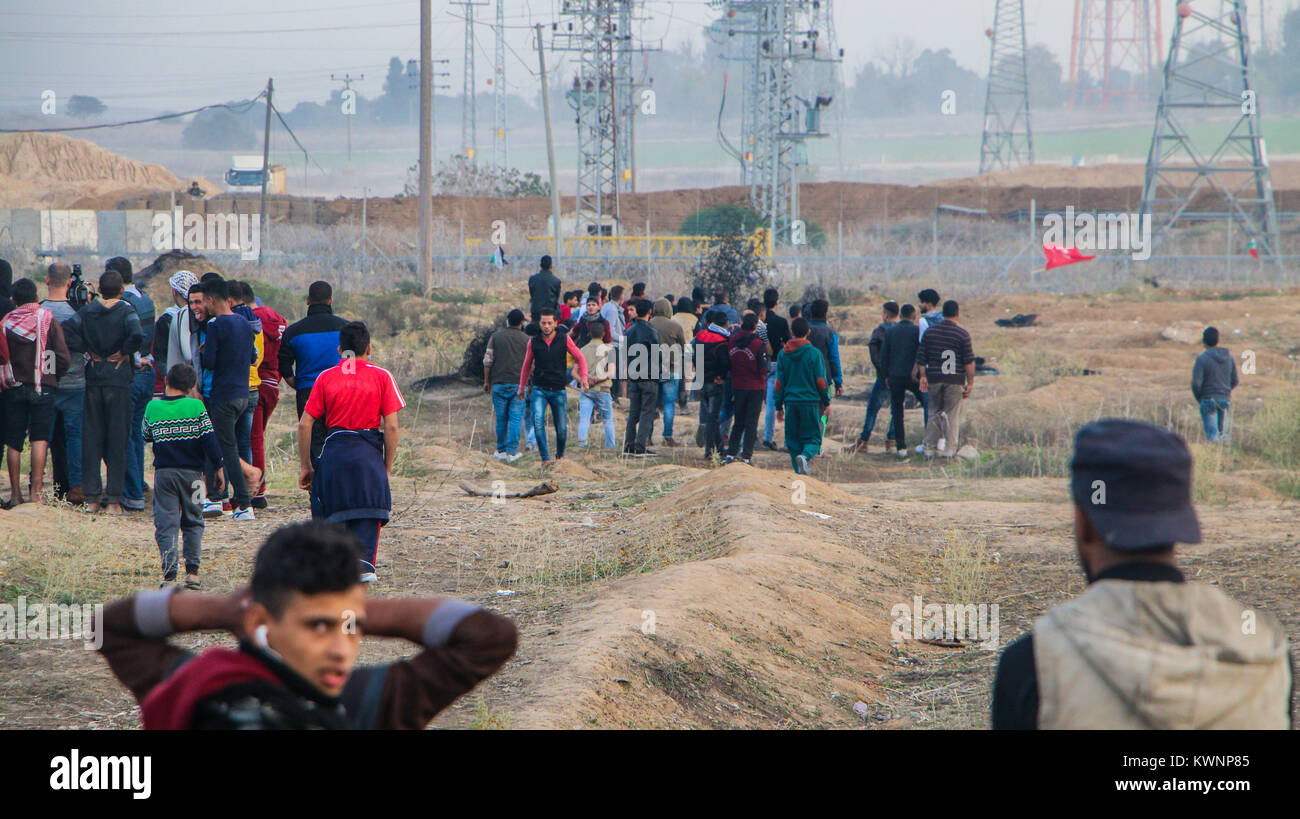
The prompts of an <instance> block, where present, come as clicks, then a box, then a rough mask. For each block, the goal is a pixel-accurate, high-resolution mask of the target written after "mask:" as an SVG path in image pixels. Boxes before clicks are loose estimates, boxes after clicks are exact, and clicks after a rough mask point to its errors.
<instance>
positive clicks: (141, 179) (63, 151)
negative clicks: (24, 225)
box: [0, 133, 182, 208]
mask: <svg viewBox="0 0 1300 819" xmlns="http://www.w3.org/2000/svg"><path fill="white" fill-rule="evenodd" d="M181 187H182V183H181V180H180V179H178V178H177V177H176V176H175V175H174V174H173V173H172V172H171V171H169V170H167V169H166V168H164V167H163V166H161V165H154V164H152V163H149V162H138V161H136V160H134V159H128V158H126V157H123V156H118V155H117V154H114V153H112V152H111V151H106V150H104V149H103V148H101V147H99V146H98V145H95V144H94V143H92V142H87V141H86V140H84V139H73V138H72V137H66V136H63V135H61V134H33V133H19V134H0V206H2V207H9V208H32V207H37V208H46V207H49V208H66V207H72V206H74V205H75V204H76V203H77V202H79V201H83V200H86V199H87V198H92V197H93V198H96V199H110V198H111V199H121V198H125V197H126V196H129V195H131V194H133V193H139V192H144V191H158V190H179V189H180V188H181Z"/></svg>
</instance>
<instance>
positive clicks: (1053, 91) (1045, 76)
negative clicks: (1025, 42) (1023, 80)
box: [1025, 43, 1066, 111]
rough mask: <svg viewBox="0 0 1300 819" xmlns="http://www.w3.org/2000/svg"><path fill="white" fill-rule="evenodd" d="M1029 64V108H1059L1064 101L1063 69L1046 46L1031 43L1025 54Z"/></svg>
mask: <svg viewBox="0 0 1300 819" xmlns="http://www.w3.org/2000/svg"><path fill="white" fill-rule="evenodd" d="M1025 58H1026V62H1027V63H1028V66H1029V105H1030V108H1031V109H1037V110H1040V111H1041V110H1043V109H1044V108H1060V107H1061V105H1062V104H1064V102H1065V94H1066V89H1065V82H1064V80H1063V77H1064V76H1065V70H1064V69H1063V68H1061V63H1060V62H1059V61H1058V60H1057V59H1056V55H1055V54H1053V53H1052V51H1051V49H1049V48H1048V47H1047V46H1045V45H1042V44H1041V43H1040V44H1039V45H1032V46H1030V47H1029V52H1028V53H1027V54H1026V55H1025Z"/></svg>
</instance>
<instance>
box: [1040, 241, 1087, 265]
mask: <svg viewBox="0 0 1300 819" xmlns="http://www.w3.org/2000/svg"><path fill="white" fill-rule="evenodd" d="M1043 255H1044V256H1046V257H1047V265H1046V266H1045V267H1044V268H1043V269H1044V270H1051V269H1052V268H1054V267H1064V266H1065V265H1067V264H1074V263H1075V262H1086V261H1088V260H1090V259H1095V258H1097V257H1096V256H1085V255H1084V254H1082V253H1080V252H1079V249H1078V248H1077V247H1070V248H1065V247H1061V246H1060V245H1043Z"/></svg>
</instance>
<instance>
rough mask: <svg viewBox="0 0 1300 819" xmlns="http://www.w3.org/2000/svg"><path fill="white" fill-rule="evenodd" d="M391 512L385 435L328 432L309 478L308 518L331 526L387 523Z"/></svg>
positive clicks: (391, 496)
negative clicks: (356, 523) (362, 520)
mask: <svg viewBox="0 0 1300 819" xmlns="http://www.w3.org/2000/svg"><path fill="white" fill-rule="evenodd" d="M316 423H318V424H320V423H324V420H323V419H318V420H317V421H316ZM392 509H393V495H392V491H391V490H390V489H389V486H388V472H387V471H386V470H385V469H384V434H383V433H382V432H380V431H379V430H374V429H362V430H351V429H340V430H336V431H334V432H331V433H330V434H329V435H328V436H327V437H326V438H325V446H323V447H322V448H321V451H320V459H319V460H318V461H317V463H316V474H315V475H314V476H313V477H312V482H311V516H312V517H313V518H316V519H323V520H326V521H329V522H330V523H339V522H342V521H346V520H359V519H363V518H364V519H368V520H382V521H387V520H388V515H389V514H390V513H391V512H392Z"/></svg>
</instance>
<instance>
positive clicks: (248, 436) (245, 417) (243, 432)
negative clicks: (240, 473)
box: [235, 390, 258, 489]
mask: <svg viewBox="0 0 1300 819" xmlns="http://www.w3.org/2000/svg"><path fill="white" fill-rule="evenodd" d="M257 398H258V395H257V390H252V391H250V392H249V394H248V407H247V408H246V409H245V410H244V412H243V413H242V414H241V415H240V416H239V420H237V421H236V422H235V441H236V442H237V443H238V444H239V457H240V459H241V460H244V461H247V462H248V463H250V464H251V463H252V462H253V413H255V412H257ZM253 488H254V489H256V488H257V487H253Z"/></svg>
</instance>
